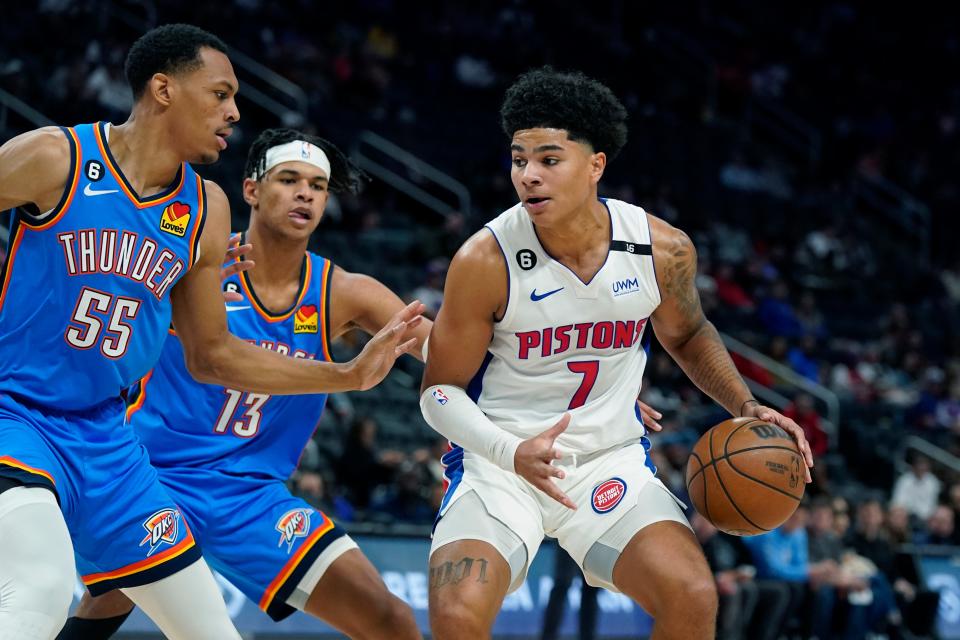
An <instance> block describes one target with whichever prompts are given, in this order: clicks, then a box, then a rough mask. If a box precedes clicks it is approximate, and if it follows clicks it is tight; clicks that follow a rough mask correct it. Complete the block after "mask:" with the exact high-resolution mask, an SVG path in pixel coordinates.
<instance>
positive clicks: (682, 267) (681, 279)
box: [663, 231, 706, 331]
mask: <svg viewBox="0 0 960 640" xmlns="http://www.w3.org/2000/svg"><path fill="white" fill-rule="evenodd" d="M668 253H669V255H670V260H669V261H667V264H666V268H665V270H664V274H663V289H664V292H665V293H666V294H667V295H668V296H670V297H672V298H673V299H674V300H676V301H677V306H678V307H679V308H680V311H681V312H682V314H683V318H684V320H686V321H689V322H690V323H691V325H692V326H691V327H690V328H691V329H692V330H694V331H695V330H696V329H698V328H699V326H700V325H701V324H703V323H704V322H705V321H706V318H704V317H703V309H702V308H701V307H700V294H699V293H697V285H696V277H697V250H696V249H695V248H694V246H693V242H691V241H690V237H689V236H688V235H687V234H685V233H684V232H682V231H678V233H677V234H676V236H675V237H674V238H673V240H672V241H671V243H670V248H669V249H668Z"/></svg>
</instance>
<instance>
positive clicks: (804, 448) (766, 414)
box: [743, 404, 813, 483]
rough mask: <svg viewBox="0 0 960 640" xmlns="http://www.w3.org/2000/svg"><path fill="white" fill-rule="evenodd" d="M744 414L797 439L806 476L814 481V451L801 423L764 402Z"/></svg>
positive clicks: (752, 405)
mask: <svg viewBox="0 0 960 640" xmlns="http://www.w3.org/2000/svg"><path fill="white" fill-rule="evenodd" d="M743 415H744V416H750V417H753V418H758V419H760V420H763V421H764V422H769V423H771V424H775V425H777V426H778V427H781V428H782V429H783V430H784V431H786V432H787V433H789V434H790V437H792V438H793V439H794V440H795V441H796V443H797V447H798V448H799V449H800V454H801V455H802V456H803V461H804V462H805V463H806V467H804V469H803V474H804V478H805V479H806V482H808V483H809V482H812V481H813V478H812V477H811V476H810V469H811V468H812V467H813V451H811V450H810V444H809V443H808V442H807V437H806V436H805V435H803V429H802V428H801V427H800V425H798V424H797V423H796V422H794V421H793V420H791V419H790V418H788V417H787V416H785V415H783V414H781V413H777V412H776V411H774V410H773V409H771V408H770V407H765V406H763V405H762V404H751V405H749V406H748V407H747V411H746V413H744V414H743Z"/></svg>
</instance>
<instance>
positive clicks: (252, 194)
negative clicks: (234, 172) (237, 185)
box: [243, 178, 260, 208]
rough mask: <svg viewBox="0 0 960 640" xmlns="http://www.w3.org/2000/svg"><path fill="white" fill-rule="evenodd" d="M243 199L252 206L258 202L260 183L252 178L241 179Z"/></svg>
mask: <svg viewBox="0 0 960 640" xmlns="http://www.w3.org/2000/svg"><path fill="white" fill-rule="evenodd" d="M243 200H244V202H246V203H247V204H248V205H250V206H251V207H254V208H256V206H257V204H258V203H259V202H260V183H259V182H257V181H256V180H254V179H253V178H244V179H243Z"/></svg>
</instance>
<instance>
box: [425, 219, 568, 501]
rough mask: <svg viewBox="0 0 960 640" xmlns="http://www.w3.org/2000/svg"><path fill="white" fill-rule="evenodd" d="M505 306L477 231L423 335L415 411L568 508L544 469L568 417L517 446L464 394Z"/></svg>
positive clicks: (499, 260)
mask: <svg viewBox="0 0 960 640" xmlns="http://www.w3.org/2000/svg"><path fill="white" fill-rule="evenodd" d="M506 302H507V268H506V265H505V264H504V262H503V256H502V254H501V253H500V248H499V247H498V246H497V242H496V239H495V238H494V237H493V235H491V233H490V231H488V230H486V229H482V230H480V231H479V232H477V234H476V235H474V236H473V237H472V238H470V239H469V240H467V242H466V243H465V244H464V245H463V247H461V248H460V250H459V251H458V252H457V254H456V255H455V256H454V257H453V261H452V262H451V263H450V269H449V270H448V271H447V281H446V284H445V286H444V291H443V305H442V306H441V307H440V312H439V313H438V314H437V320H436V322H434V324H433V331H432V332H431V333H430V355H429V358H428V359H427V367H426V371H425V372H424V376H423V384H422V386H421V396H420V408H421V410H422V411H423V417H424V419H425V420H426V421H427V424H429V425H430V426H431V427H433V428H434V429H435V430H436V431H438V432H439V433H440V434H442V435H443V436H444V437H446V438H447V439H449V440H450V441H452V442H456V443H457V444H458V445H460V446H461V447H463V448H464V449H466V450H467V451H470V452H472V453H475V454H477V455H480V456H483V457H484V458H486V459H487V460H490V461H491V462H493V463H494V464H496V465H497V466H499V467H501V468H502V469H505V470H507V471H513V472H515V473H517V474H518V475H520V476H521V477H523V478H524V479H526V480H527V481H528V482H530V483H531V484H532V485H533V486H535V487H537V488H538V489H540V490H541V491H543V492H544V493H546V494H547V495H549V496H550V497H552V498H553V499H554V500H556V501H557V502H560V503H561V504H563V505H565V506H567V507H570V508H571V509H575V508H576V507H575V505H574V504H573V502H572V501H571V500H570V498H568V497H567V496H566V495H565V494H564V493H563V492H562V491H560V489H558V488H557V485H556V484H554V482H553V481H552V478H554V477H563V471H561V470H560V469H557V468H556V467H553V466H552V465H551V464H550V463H551V462H552V461H553V460H555V459H557V458H559V457H560V453H559V452H558V451H557V450H556V448H555V447H554V446H553V445H554V441H555V440H556V439H557V436H559V435H560V434H561V433H563V431H564V430H565V429H566V428H567V425H568V424H569V422H570V417H569V416H566V415H565V416H562V417H560V419H559V421H558V422H557V424H555V425H554V426H553V427H551V428H550V429H547V430H546V431H544V432H543V433H541V434H540V435H538V436H536V437H534V438H530V439H528V440H521V439H520V438H518V437H517V436H515V435H513V434H512V433H509V432H507V431H504V430H503V429H501V428H500V427H499V426H497V425H496V424H494V423H493V422H491V421H490V419H489V418H487V417H486V415H484V413H483V411H481V410H480V407H478V406H477V405H476V403H475V402H474V401H473V400H471V399H470V397H469V396H468V395H467V393H466V391H465V390H466V389H467V386H468V385H469V384H470V380H471V379H472V378H473V376H474V374H476V372H477V371H478V370H479V369H480V365H481V364H482V363H483V358H484V356H485V355H486V353H487V347H488V346H489V345H490V339H491V337H492V336H493V325H494V322H495V320H496V318H499V317H502V314H503V312H504V310H505V307H506Z"/></svg>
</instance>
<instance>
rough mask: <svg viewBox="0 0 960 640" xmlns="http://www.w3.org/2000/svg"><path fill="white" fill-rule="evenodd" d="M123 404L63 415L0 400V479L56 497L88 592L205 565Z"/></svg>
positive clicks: (20, 401) (153, 579)
mask: <svg viewBox="0 0 960 640" xmlns="http://www.w3.org/2000/svg"><path fill="white" fill-rule="evenodd" d="M123 418H124V405H123V401H122V400H121V399H119V398H117V399H116V400H111V401H108V402H105V403H102V404H100V405H98V406H96V407H94V408H92V409H90V410H87V411H70V412H65V411H64V412H59V411H56V410H52V409H50V408H47V407H39V406H34V405H31V404H30V403H29V401H26V400H23V399H21V398H13V397H11V396H9V395H6V394H2V395H0V476H2V477H6V478H11V479H13V480H15V481H17V482H20V483H22V484H23V485H26V486H39V487H46V488H48V489H50V490H51V491H53V493H54V494H55V495H56V497H57V501H58V502H59V504H60V509H61V511H62V512H63V517H64V520H65V521H66V523H67V528H68V529H69V531H70V537H71V538H72V540H73V548H74V552H75V553H76V556H77V569H78V571H79V572H80V574H81V577H82V579H83V582H84V584H86V585H87V588H88V589H89V591H90V593H92V594H93V595H100V594H102V593H105V592H107V591H110V590H111V589H117V588H121V587H134V586H139V585H144V584H149V583H151V582H156V581H157V580H160V579H161V578H165V577H167V576H169V575H171V574H173V573H176V572H177V571H179V570H180V569H183V568H184V567H186V566H188V565H190V564H192V563H193V562H196V561H197V560H198V559H199V558H200V548H199V546H198V545H197V543H196V541H195V540H194V537H193V534H192V532H191V531H190V527H189V526H187V522H186V520H185V519H184V517H183V512H182V511H181V510H180V509H179V508H178V507H177V505H176V503H175V502H174V500H173V499H172V498H171V496H170V494H169V493H168V492H167V490H166V489H165V488H164V487H163V485H161V484H160V481H159V479H158V477H157V472H156V470H154V468H153V467H151V466H150V463H149V459H148V457H147V453H146V450H145V449H144V447H143V446H142V445H140V443H139V441H138V440H137V438H136V436H135V435H134V434H133V430H132V429H130V428H128V427H126V426H124V423H123Z"/></svg>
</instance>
